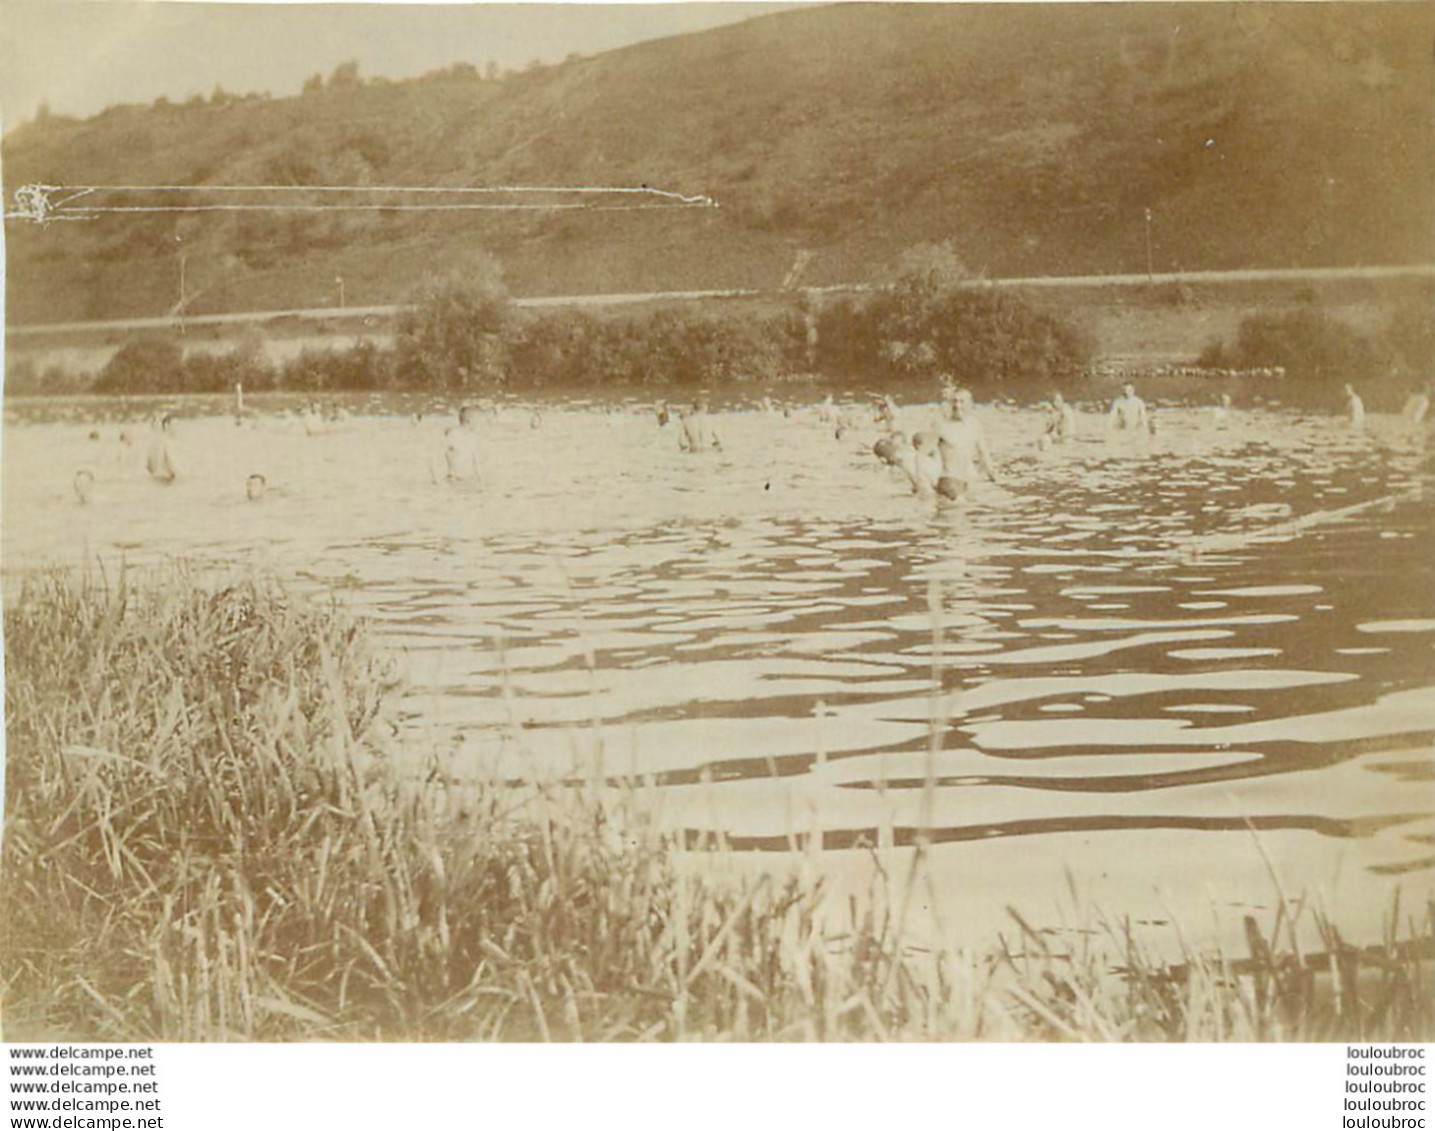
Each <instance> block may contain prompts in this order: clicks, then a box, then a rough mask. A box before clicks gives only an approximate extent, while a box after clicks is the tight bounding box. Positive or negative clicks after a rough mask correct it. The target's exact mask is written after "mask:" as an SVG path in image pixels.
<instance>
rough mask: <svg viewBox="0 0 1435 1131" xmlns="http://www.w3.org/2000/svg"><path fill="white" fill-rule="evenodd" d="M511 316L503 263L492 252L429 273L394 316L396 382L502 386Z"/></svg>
mask: <svg viewBox="0 0 1435 1131" xmlns="http://www.w3.org/2000/svg"><path fill="white" fill-rule="evenodd" d="M512 321H513V304H512V302H511V301H510V300H509V297H508V289H507V288H506V287H505V286H504V284H503V272H502V268H501V267H500V266H499V263H498V261H497V260H496V259H494V258H493V257H492V256H489V255H481V256H479V257H477V258H476V259H474V260H473V261H472V262H471V263H470V264H468V265H467V266H466V267H465V268H463V269H460V270H454V271H450V272H449V273H447V274H443V275H430V276H429V277H428V278H426V279H425V280H424V282H423V283H422V285H421V286H420V287H419V290H418V293H417V294H416V295H415V296H414V302H413V306H412V308H411V309H409V310H407V311H405V312H404V314H403V315H402V317H401V318H400V319H399V327H398V335H397V338H396V340H395V348H396V350H397V354H398V366H397V378H398V383H399V384H400V385H401V386H406V387H410V388H425V389H445V390H448V391H449V392H455V393H465V392H470V391H476V390H480V389H491V388H494V387H496V386H499V385H502V384H503V383H504V382H505V381H506V380H507V376H508V373H507V369H508V360H509V357H508V353H509V350H508V337H509V335H508V330H509V328H510V324H511V323H512Z"/></svg>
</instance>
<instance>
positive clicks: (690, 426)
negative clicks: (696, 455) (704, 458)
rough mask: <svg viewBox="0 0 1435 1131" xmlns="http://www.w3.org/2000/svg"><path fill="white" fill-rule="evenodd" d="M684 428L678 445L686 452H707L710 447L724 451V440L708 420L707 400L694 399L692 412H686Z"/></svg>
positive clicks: (683, 419) (683, 421)
mask: <svg viewBox="0 0 1435 1131" xmlns="http://www.w3.org/2000/svg"><path fill="white" fill-rule="evenodd" d="M682 423H683V430H682V432H681V433H680V434H679V436H678V447H679V448H681V449H682V450H683V451H685V452H705V451H707V450H708V449H709V448H716V449H717V450H718V451H722V440H721V439H720V438H719V437H718V434H717V432H716V431H715V430H714V429H713V426H712V424H711V423H709V421H708V403H707V401H702V400H698V401H694V402H693V408H692V411H691V412H688V413H684V414H683V418H682Z"/></svg>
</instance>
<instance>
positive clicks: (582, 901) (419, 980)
mask: <svg viewBox="0 0 1435 1131" xmlns="http://www.w3.org/2000/svg"><path fill="white" fill-rule="evenodd" d="M5 638H6V649H7V652H6V701H5V718H6V726H7V740H8V766H7V781H6V787H7V789H6V802H5V804H6V811H5V817H6V824H5V843H4V851H3V874H0V885H3V886H0V978H3V986H2V987H0V988H3V1006H4V1023H5V1027H6V1036H7V1038H9V1039H12V1040H16V1039H44V1038H55V1039H60V1038H63V1039H84V1038H92V1039H135V1040H228V1039H248V1040H287V1039H334V1040H341V1039H342V1040H353V1039H485V1038H487V1039H508V1040H527V1039H548V1038H552V1039H563V1040H588V1039H598V1040H615V1039H616V1040H638V1039H675V1038H676V1039H684V1038H689V1039H692V1038H696V1039H708V1040H718V1039H821V1040H841V1039H887V1038H905V1039H974V1038H975V1039H1006V1040H1010V1039H1131V1040H1165V1039H1201V1040H1206V1039H1237V1040H1249V1039H1357V1038H1364V1039H1415V1038H1428V1037H1429V1036H1430V1034H1431V1033H1432V1031H1435V1024H1432V1012H1435V1006H1433V1005H1432V995H1431V993H1430V989H1431V987H1430V978H1429V975H1428V973H1427V968H1426V966H1425V965H1423V964H1422V961H1421V957H1420V954H1421V947H1420V946H1419V945H1417V944H1418V943H1419V942H1420V940H1421V939H1428V937H1429V933H1430V926H1431V923H1430V911H1429V909H1428V908H1425V909H1420V916H1421V921H1420V922H1418V923H1417V922H1415V921H1414V920H1413V919H1412V920H1407V921H1406V923H1405V924H1404V930H1403V931H1401V930H1400V923H1401V920H1400V915H1399V910H1398V908H1397V909H1393V911H1392V915H1391V917H1390V933H1389V937H1388V938H1387V939H1386V941H1385V943H1384V944H1383V945H1382V946H1379V947H1376V948H1373V949H1372V950H1371V951H1369V952H1366V953H1364V954H1360V953H1357V952H1356V951H1354V950H1352V949H1351V948H1349V947H1346V946H1345V945H1344V944H1343V943H1342V942H1341V940H1340V938H1339V935H1338V933H1337V932H1336V930H1335V927H1334V926H1333V925H1332V924H1330V923H1329V922H1326V921H1323V920H1322V921H1321V927H1322V929H1323V930H1324V932H1325V938H1326V951H1325V953H1324V954H1323V955H1321V956H1318V957H1317V958H1315V959H1312V958H1311V957H1310V956H1302V955H1300V954H1299V953H1298V952H1297V951H1296V950H1295V947H1296V945H1297V944H1296V941H1295V940H1296V935H1295V932H1294V931H1293V930H1291V931H1287V930H1286V929H1285V928H1286V927H1288V926H1289V925H1290V924H1289V922H1286V923H1284V924H1278V929H1277V930H1276V931H1275V932H1273V933H1271V934H1270V936H1269V937H1266V936H1263V935H1262V934H1261V932H1260V930H1259V929H1258V928H1256V926H1255V925H1254V923H1251V924H1249V929H1250V930H1251V932H1252V934H1251V939H1250V945H1249V953H1247V954H1243V955H1240V956H1236V955H1222V954H1212V955H1201V954H1197V953H1195V952H1194V951H1188V953H1187V954H1186V957H1185V961H1184V962H1183V963H1182V965H1180V966H1179V967H1174V968H1173V967H1169V966H1165V965H1163V964H1162V963H1161V962H1159V961H1157V960H1155V959H1153V958H1150V957H1147V942H1148V941H1149V940H1146V941H1143V938H1142V936H1141V935H1140V934H1139V933H1137V932H1135V931H1133V930H1132V929H1131V928H1129V927H1126V926H1120V925H1103V924H1101V923H1100V922H1099V921H1098V922H1097V924H1096V926H1097V928H1098V929H1097V930H1095V931H1093V932H1090V933H1088V934H1085V935H1083V936H1082V937H1083V938H1085V939H1086V940H1087V941H1086V942H1084V943H1082V944H1080V946H1079V948H1078V949H1076V950H1072V949H1070V948H1063V947H1058V946H1057V945H1056V944H1055V943H1054V942H1053V941H1052V937H1051V936H1050V935H1048V934H1047V933H1045V932H1043V931H1040V930H1037V929H1035V928H1033V927H1031V926H1028V925H1027V924H1026V923H1025V922H1024V921H1022V920H1020V919H1019V918H1017V917H1016V916H1014V917H1013V923H1014V928H1013V934H1012V936H1011V939H1010V940H1007V941H1001V940H994V941H993V946H992V947H991V948H990V949H989V950H987V951H985V952H981V953H974V952H968V951H956V950H933V949H919V948H917V947H916V946H914V945H911V944H910V943H909V942H908V940H906V939H904V938H903V929H902V927H901V925H900V924H901V923H902V922H903V921H904V919H905V913H904V912H903V910H902V903H903V901H902V899H901V898H899V897H898V896H896V895H895V894H894V892H892V891H889V890H888V885H887V884H886V882H885V880H884V879H883V878H882V877H883V873H882V871H881V869H880V868H874V871H873V875H874V876H875V877H877V879H875V880H874V881H873V888H872V890H871V892H870V893H869V897H868V898H867V899H866V900H865V901H863V902H862V904H861V905H860V906H858V905H849V906H846V907H843V908H837V907H834V906H831V905H830V904H831V902H832V900H831V898H830V896H829V894H828V892H827V890H826V889H825V888H824V886H823V885H822V884H821V883H820V882H819V881H816V880H812V879H805V878H803V877H804V875H805V873H802V872H799V873H798V874H796V875H794V876H793V877H792V878H788V879H776V878H772V877H768V878H759V879H746V880H740V879H734V878H732V877H731V876H725V875H724V869H722V868H718V867H705V866H704V863H705V861H704V860H703V859H702V853H701V852H698V853H694V852H693V851H692V850H691V849H690V848H687V847H684V846H683V845H682V844H681V843H679V841H678V840H676V839H672V838H669V837H666V836H664V835H661V834H660V833H659V832H657V831H656V830H655V829H654V827H653V826H652V825H651V823H650V822H649V821H648V820H647V819H646V818H645V816H644V809H645V802H646V801H647V798H646V796H645V794H644V792H643V791H642V790H641V789H628V788H616V787H614V786H613V784H612V783H607V784H606V785H605V786H604V787H603V788H598V785H599V783H592V782H589V783H577V784H571V783H558V784H554V785H550V786H546V787H545V786H536V785H535V786H528V787H523V788H521V789H520V788H515V787H513V786H511V785H510V786H504V785H502V784H499V783H493V784H489V785H481V784H480V785H475V784H473V783H471V782H463V783H460V782H458V781H456V780H455V779H454V777H453V775H452V774H450V773H449V770H448V767H446V766H445V765H444V763H443V761H442V759H441V758H439V757H438V756H433V757H431V758H430V759H429V761H428V762H427V764H422V765H421V764H420V763H419V761H418V760H416V759H414V758H413V757H412V756H411V755H408V754H404V756H403V757H399V755H400V754H401V753H402V752H401V751H398V750H396V749H393V748H392V744H393V739H392V730H391V728H390V726H389V724H388V722H387V717H386V701H387V700H388V698H389V697H390V695H391V693H392V692H393V691H394V689H395V687H396V680H395V677H394V674H393V673H392V671H391V670H390V669H389V668H388V667H387V666H386V664H385V663H384V662H383V661H382V660H381V659H380V658H379V656H378V654H377V652H376V651H375V650H373V649H372V648H371V646H370V644H369V641H368V640H367V638H366V636H365V633H364V630H363V628H362V626H359V625H357V624H355V623H354V622H352V621H351V620H350V619H349V618H348V617H347V616H346V615H345V614H344V613H343V612H341V611H340V610H338V609H337V608H335V607H332V606H324V605H315V604H307V603H304V602H301V601H299V600H297V599H293V600H290V599H287V598H286V597H285V595H284V594H283V593H282V592H280V591H279V590H278V589H276V588H274V587H273V586H270V585H267V584H263V583H254V582H241V583H235V584H233V585H230V586H228V587H215V586H212V585H206V584H204V583H202V582H200V581H199V580H197V579H196V578H193V577H191V576H189V575H187V574H185V573H184V572H182V571H166V572H162V573H160V574H158V575H148V576H145V577H143V578H138V579H137V578H136V577H134V576H133V575H129V576H122V577H120V578H119V579H117V580H116V581H114V582H113V583H112V584H111V585H108V586H102V585H99V584H96V583H94V582H86V581H80V580H76V579H74V578H73V577H69V576H63V575H54V576H50V577H46V578H42V579H39V580H36V581H34V582H33V583H32V584H30V585H29V586H28V587H27V588H26V590H25V592H24V594H23V595H22V597H21V598H20V600H19V601H18V603H17V604H16V605H15V607H13V608H11V609H9V610H7V611H6V614H5ZM695 857H696V859H695ZM920 862H921V856H920V853H919V854H918V856H917V859H916V863H917V864H918V865H920ZM694 865H696V866H694ZM916 872H917V869H915V868H914V875H913V879H912V882H913V883H917V882H920V877H918V876H917V875H916ZM1285 907H1286V903H1285V901H1284V900H1282V908H1283V909H1284V908H1285ZM1302 914H1306V912H1302ZM1397 934H1400V935H1402V936H1403V938H1404V941H1402V938H1398V937H1397ZM1287 938H1288V939H1289V942H1288V943H1286V942H1283V941H1282V940H1283V939H1287Z"/></svg>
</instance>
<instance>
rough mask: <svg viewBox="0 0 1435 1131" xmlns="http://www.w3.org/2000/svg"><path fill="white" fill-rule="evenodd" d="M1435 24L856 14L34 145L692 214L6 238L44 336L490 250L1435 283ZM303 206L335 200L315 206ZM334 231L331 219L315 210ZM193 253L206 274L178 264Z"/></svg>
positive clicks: (834, 276)
mask: <svg viewBox="0 0 1435 1131" xmlns="http://www.w3.org/2000/svg"><path fill="white" fill-rule="evenodd" d="M1432 39H1435V6H1431V5H1427V4H1418V5H1405V4H1377V5H1365V4H1350V5H1347V4H1269V5H1266V4H1262V5H1240V4H1236V5H1225V4H1197V5H1161V4H1111V5H1105V4H1091V5H1087V4H1078V5H1053V6H1049V7H1048V6H1041V5H1026V4H1022V5H994V6H945V5H928V4H922V5H877V6H868V5H839V6H834V7H827V8H815V9H805V10H800V11H794V12H788V13H781V14H778V15H774V16H768V17H764V18H761V19H756V20H752V21H749V22H747V23H743V24H738V25H734V26H730V27H726V28H721V29H717V30H714V31H709V32H703V33H700V34H696V35H690V36H683V37H678V38H674V39H668V40H660V41H655V42H650V43H645V44H640V45H638V46H635V47H630V48H626V49H623V50H620V51H614V52H609V53H607V54H604V55H600V56H596V57H594V58H591V59H581V60H574V61H571V62H568V63H565V64H563V65H561V66H557V67H551V68H546V69H541V70H536V71H533V72H530V73H525V74H521V75H513V76H509V77H507V78H505V79H503V80H501V81H487V80H484V79H482V78H480V77H479V76H478V75H477V73H476V72H470V71H468V70H465V69H462V68H460V69H457V70H455V71H452V72H446V73H444V74H441V75H435V76H429V77H427V78H424V79H419V80H413V81H409V82H402V83H390V82H387V81H383V80H379V81H371V82H367V83H354V82H352V81H342V82H340V81H331V82H330V83H329V84H327V85H326V87H325V88H324V89H322V90H318V91H313V92H310V93H307V94H305V95H303V96H300V97H295V98H289V99H275V100H269V99H258V98H249V99H235V100H220V103H219V104H217V105H216V104H205V105H187V106H183V107H179V106H168V105H158V106H155V107H147V108H142V107H119V108H114V109H111V110H109V111H106V112H105V113H104V114H101V115H99V116H97V117H96V118H93V119H90V120H88V121H85V122H74V121H68V120H53V119H52V120H50V121H46V122H41V123H35V124H31V125H27V126H25V127H23V128H21V129H19V130H16V131H13V132H12V133H11V134H10V135H9V136H7V137H6V138H5V140H4V151H3V160H4V172H5V182H6V195H7V199H9V198H10V196H11V194H13V191H14V189H15V188H16V187H17V186H19V185H22V184H26V183H30V182H45V183H50V184H168V185H187V184H196V185H204V184H231V185H235V184H293V185H296V186H299V185H306V184H309V185H312V184H345V185H354V184H372V185H386V184H388V185H391V184H406V185H408V184H412V185H425V184H441V185H459V184H484V185H493V184H523V183H527V184H569V185H577V184H621V185H637V184H644V183H646V184H652V185H658V186H662V187H665V188H673V189H678V190H681V191H684V192H705V193H708V194H710V195H711V196H712V197H714V198H715V199H717V200H718V201H719V202H720V203H721V205H722V207H721V208H719V209H716V210H703V211H691V210H683V211H674V212H668V213H662V212H654V211H644V212H602V213H561V212H536V213H518V212H502V213H487V214H484V213H465V214H454V213H446V214H418V213H406V214H395V213H347V214H325V215H315V214H313V213H294V214H272V213H262V212H246V213H220V214H205V215H202V216H184V217H180V218H176V217H175V216H166V217H128V216H127V217H117V216H108V217H105V218H103V219H97V220H94V221H90V222H86V223H65V224H61V223H56V224H51V225H49V226H47V227H44V228H40V227H38V226H35V225H30V224H24V223H12V224H9V225H7V236H8V240H9V247H8V254H9V270H10V284H9V311H8V313H9V317H10V319H11V321H12V322H15V323H31V322H40V321H53V320H65V319H84V318H108V317H124V316H142V315H153V314H162V313H164V312H165V311H166V310H168V309H169V308H170V307H171V306H172V305H173V304H174V302H175V299H176V296H177V294H178V272H179V263H178V254H177V248H178V247H182V248H183V249H184V255H185V270H186V292H187V294H188V296H189V303H190V305H189V309H190V310H191V311H192V312H201V311H215V310H226V309H240V310H242V309H265V308H280V307H289V306H303V307H307V306H315V305H319V304H321V303H324V302H327V301H333V300H334V299H335V298H336V297H337V283H336V278H337V277H339V276H342V277H343V279H344V280H345V284H344V285H345V300H346V301H347V302H348V303H350V304H355V305H358V304H371V303H383V302H392V301H397V300H400V299H402V298H403V297H404V296H405V295H406V294H407V293H408V292H409V291H410V289H411V288H412V287H413V285H414V283H415V282H416V281H417V279H418V278H419V277H420V276H421V274H422V273H423V272H424V271H425V270H428V269H430V268H434V267H440V268H442V267H444V266H447V265H461V264H462V263H464V262H465V261H466V260H468V259H469V258H470V257H471V256H472V255H473V254H474V253H475V252H476V251H478V250H481V249H487V250H490V251H492V252H494V253H496V254H497V255H498V256H499V257H500V258H501V259H502V261H503V263H504V265H505V269H506V272H507V276H508V279H509V282H510V285H511V287H512V289H513V290H514V291H515V292H516V293H520V294H525V293H526V294H536V293H576V292H587V291H646V290H667V289H692V288H709V287H739V286H775V285H776V284H777V283H778V282H779V281H780V280H781V279H782V277H783V275H784V274H785V273H786V271H787V270H788V268H789V266H790V265H791V263H792V261H793V256H794V254H795V252H796V251H797V250H798V249H810V250H812V251H814V252H815V253H816V254H815V256H814V258H813V259H812V261H811V264H810V266H809V268H808V270H807V272H806V274H805V275H804V278H803V281H804V282H807V283H834V282H845V281H856V280H865V279H870V278H872V277H874V276H876V275H877V274H879V273H880V272H881V271H882V270H883V269H884V268H885V267H886V266H888V265H890V264H891V263H892V262H893V260H894V259H895V258H896V255H897V254H898V253H899V252H900V250H901V249H902V248H903V247H905V246H907V245H910V244H912V243H916V242H920V241H927V240H942V239H950V240H952V241H953V242H954V243H955V245H956V246H957V248H958V249H959V252H960V253H961V254H962V256H963V257H964V259H965V260H966V261H967V262H968V264H969V265H971V266H972V267H974V268H977V269H981V270H985V271H987V272H988V273H991V274H1002V275H1013V274H1016V275H1034V274H1076V273H1097V272H1111V271H1139V270H1143V269H1144V268H1145V267H1146V261H1147V244H1146V239H1147V231H1148V229H1147V224H1146V219H1145V209H1147V208H1150V209H1151V211H1152V221H1151V224H1150V236H1151V247H1150V255H1151V259H1152V261H1153V264H1154V266H1155V269H1156V270H1157V271H1162V270H1196V269H1210V268H1226V267H1247V266H1259V267H1295V266H1314V265H1330V266H1335V265H1346V264H1357V263H1383V262H1384V263H1399V262H1417V261H1428V260H1430V259H1432V258H1435V218H1432V209H1431V208H1430V201H1431V200H1432V199H1435V147H1432V144H1431V122H1432V121H1435V96H1432V92H1435V82H1432V64H1431V56H1430V44H1431V42H1432ZM299 199H306V198H299ZM307 199H309V200H312V199H313V198H312V197H310V198H307ZM177 235H178V236H180V237H182V243H181V244H176V242H175V237H176V236H177Z"/></svg>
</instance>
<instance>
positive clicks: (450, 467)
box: [443, 405, 479, 483]
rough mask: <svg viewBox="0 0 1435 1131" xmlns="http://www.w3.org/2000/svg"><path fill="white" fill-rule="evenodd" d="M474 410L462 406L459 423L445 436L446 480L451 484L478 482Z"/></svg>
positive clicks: (459, 412)
mask: <svg viewBox="0 0 1435 1131" xmlns="http://www.w3.org/2000/svg"><path fill="white" fill-rule="evenodd" d="M474 415H475V414H474V410H473V408H472V407H471V406H469V405H461V406H460V407H459V410H458V423H457V424H456V425H454V426H453V427H451V428H449V429H447V430H446V431H445V432H444V434H443V465H444V478H445V479H447V480H448V481H449V482H450V483H461V482H465V481H477V480H478V478H479V474H478V436H477V430H476V428H475V427H474Z"/></svg>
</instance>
